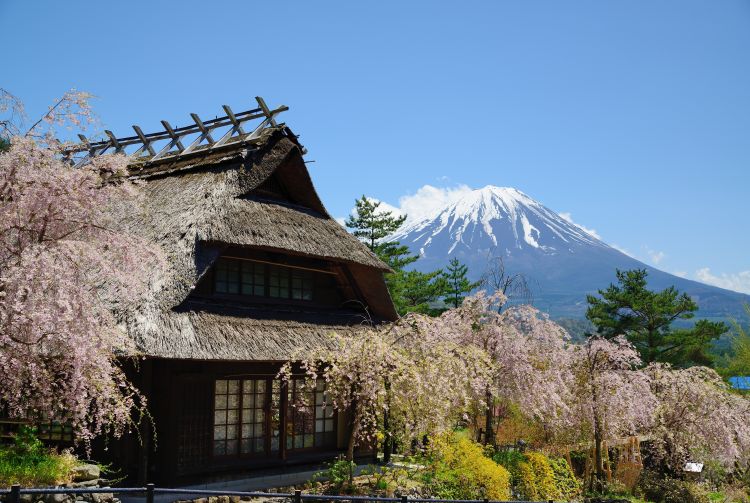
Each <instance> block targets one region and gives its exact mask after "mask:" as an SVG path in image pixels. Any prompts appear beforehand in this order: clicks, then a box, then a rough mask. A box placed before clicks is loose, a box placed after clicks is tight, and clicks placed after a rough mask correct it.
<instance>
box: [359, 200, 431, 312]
mask: <svg viewBox="0 0 750 503" xmlns="http://www.w3.org/2000/svg"><path fill="white" fill-rule="evenodd" d="M405 220H406V215H403V216H395V215H394V214H393V212H391V211H386V210H381V209H380V202H379V201H373V200H371V199H368V198H367V197H366V196H362V197H361V198H359V199H357V201H355V207H354V214H353V215H351V216H350V217H349V218H348V219H347V220H346V222H345V225H346V226H347V227H349V228H350V229H353V230H352V234H354V235H355V236H357V237H358V238H359V239H360V240H361V241H362V242H363V243H365V244H366V245H367V246H368V247H369V248H370V250H372V251H373V253H375V254H376V255H377V256H378V258H380V260H382V261H383V262H385V263H386V264H388V266H389V267H390V268H391V269H393V273H389V274H386V275H385V282H386V284H387V285H388V290H389V291H390V293H391V298H392V299H393V303H394V305H395V306H396V311H398V313H399V314H400V315H404V314H406V313H409V312H421V313H433V314H434V311H433V310H434V304H436V303H437V302H438V301H439V299H440V297H441V296H442V295H443V293H444V291H445V282H444V281H443V279H442V276H441V271H440V270H438V271H433V272H430V273H422V272H419V271H405V270H404V267H406V266H407V265H409V264H411V263H413V262H415V261H416V260H417V259H418V258H419V256H418V255H412V254H411V252H409V248H408V247H406V246H404V245H402V244H401V243H399V242H398V241H386V240H385V238H386V237H387V236H389V235H391V234H393V233H394V232H396V231H397V230H398V229H399V227H401V225H403V223H404V221H405Z"/></svg>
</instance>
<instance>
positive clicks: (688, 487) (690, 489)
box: [636, 472, 710, 503]
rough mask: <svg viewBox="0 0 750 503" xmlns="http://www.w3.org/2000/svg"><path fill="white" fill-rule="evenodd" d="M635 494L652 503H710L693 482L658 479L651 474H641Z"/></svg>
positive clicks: (702, 491)
mask: <svg viewBox="0 0 750 503" xmlns="http://www.w3.org/2000/svg"><path fill="white" fill-rule="evenodd" d="M636 492H637V493H638V494H639V495H642V496H643V497H644V499H646V500H648V501H653V502H654V503H710V498H709V497H708V493H707V492H706V490H705V489H703V487H701V486H699V485H698V484H695V483H693V482H688V481H685V480H678V479H672V478H659V476H658V475H657V474H655V473H653V472H643V474H642V475H641V478H640V480H639V481H638V485H637V487H636Z"/></svg>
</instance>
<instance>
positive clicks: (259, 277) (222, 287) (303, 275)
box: [214, 258, 331, 301]
mask: <svg viewBox="0 0 750 503" xmlns="http://www.w3.org/2000/svg"><path fill="white" fill-rule="evenodd" d="M318 275H319V276H320V274H318ZM315 278H316V273H314V272H313V271H308V270H305V269H299V268H294V267H284V266H277V265H270V264H265V263H262V262H256V261H252V260H239V259H230V258H221V259H219V260H218V262H217V264H216V269H215V273H214V291H215V292H216V293H219V294H231V295H243V296H252V297H271V298H273V299H292V300H304V301H311V300H313V298H314V292H315V283H316V281H315ZM330 282H331V279H330V278H327V281H324V280H321V283H322V284H323V285H325V286H324V287H323V288H324V290H328V289H330V288H331V286H330V285H329V283H330ZM326 293H328V292H326ZM329 295H330V294H329Z"/></svg>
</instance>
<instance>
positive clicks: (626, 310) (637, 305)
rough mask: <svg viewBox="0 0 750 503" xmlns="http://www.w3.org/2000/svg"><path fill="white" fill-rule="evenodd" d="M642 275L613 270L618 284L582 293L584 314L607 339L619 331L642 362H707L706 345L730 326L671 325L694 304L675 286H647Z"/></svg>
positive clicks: (643, 272) (683, 317)
mask: <svg viewBox="0 0 750 503" xmlns="http://www.w3.org/2000/svg"><path fill="white" fill-rule="evenodd" d="M647 276H648V272H647V271H646V270H645V269H635V270H632V271H620V270H618V271H617V281H618V283H619V284H617V285H615V284H611V285H610V286H609V288H607V289H606V290H599V297H596V296H593V295H589V296H587V301H588V304H589V307H588V309H587V311H586V318H588V319H589V321H591V323H592V324H593V325H594V327H595V328H596V332H597V334H598V335H601V336H603V337H606V338H612V337H615V336H617V335H624V336H625V337H627V338H628V340H629V341H630V342H631V343H633V344H634V345H635V347H636V348H637V349H638V351H640V353H641V358H642V359H643V362H644V363H651V362H668V363H672V364H675V365H679V366H690V365H711V364H712V357H711V355H710V354H709V350H710V346H711V343H712V341H714V340H716V339H718V338H719V337H720V336H721V335H722V334H724V333H725V332H726V331H727V330H728V328H729V327H727V325H726V324H724V323H721V322H711V321H708V320H698V321H697V322H696V323H695V324H693V326H692V327H690V328H673V327H672V324H673V322H675V321H677V320H690V319H692V318H693V317H694V316H695V311H697V310H698V305H697V304H696V303H695V301H694V300H693V299H691V298H690V296H688V295H687V294H686V293H680V292H679V291H678V290H677V289H676V288H674V287H669V288H667V289H665V290H662V291H661V292H654V291H651V290H649V289H648V288H646V277H647Z"/></svg>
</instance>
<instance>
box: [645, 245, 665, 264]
mask: <svg viewBox="0 0 750 503" xmlns="http://www.w3.org/2000/svg"><path fill="white" fill-rule="evenodd" d="M647 253H648V257H649V258H650V259H651V262H653V263H654V265H659V262H661V261H662V260H664V257H666V256H667V254H666V253H664V252H663V251H655V250H652V249H651V248H649V249H648V250H647Z"/></svg>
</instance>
